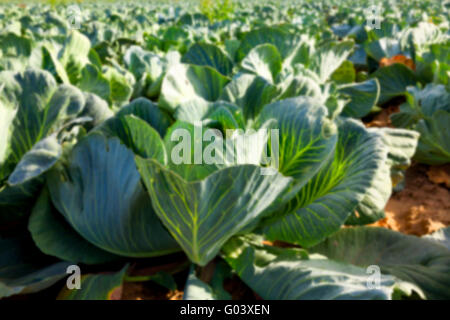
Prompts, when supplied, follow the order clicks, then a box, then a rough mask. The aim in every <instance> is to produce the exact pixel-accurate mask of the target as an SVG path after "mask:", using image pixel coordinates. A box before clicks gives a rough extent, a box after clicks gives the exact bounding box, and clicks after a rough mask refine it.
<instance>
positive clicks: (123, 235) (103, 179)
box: [48, 134, 178, 257]
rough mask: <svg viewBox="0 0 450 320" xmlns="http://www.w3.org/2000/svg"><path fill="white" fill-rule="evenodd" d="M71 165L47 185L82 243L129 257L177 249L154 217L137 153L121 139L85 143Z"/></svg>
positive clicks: (95, 137) (98, 138)
mask: <svg viewBox="0 0 450 320" xmlns="http://www.w3.org/2000/svg"><path fill="white" fill-rule="evenodd" d="M68 163H69V165H68V168H67V171H66V172H65V173H64V174H62V172H59V171H54V172H52V174H51V175H50V176H49V184H48V185H49V188H50V193H51V197H52V200H53V203H54V204H55V206H56V208H57V209H58V211H59V212H61V213H62V214H63V216H64V217H65V218H66V220H67V221H68V222H69V224H70V225H71V226H72V227H73V228H74V229H75V230H76V231H77V232H78V233H79V234H80V235H81V236H82V237H83V238H85V239H86V240H88V241H89V242H91V243H92V244H94V245H96V246H97V247H100V248H102V249H104V250H106V251H109V252H111V253H115V254H118V255H122V256H128V257H149V256H157V255H162V254H167V253H170V252H174V251H177V250H178V247H177V245H176V243H175V241H174V240H173V239H172V238H171V237H170V235H169V234H168V233H167V231H166V230H164V228H163V226H162V225H161V224H160V222H159V221H158V218H157V217H156V215H155V214H154V213H153V210H152V206H151V201H150V198H149V197H148V195H147V194H146V193H145V191H144V189H143V186H142V184H141V182H140V176H139V172H138V171H137V170H136V166H135V164H134V160H133V153H132V152H131V151H130V150H129V149H127V148H126V147H125V146H124V145H122V144H120V142H119V140H118V139H117V138H112V139H106V138H105V137H103V136H101V135H99V134H93V135H91V136H89V137H87V138H85V139H83V140H82V141H80V142H79V143H78V144H77V145H76V146H75V147H74V149H73V150H72V153H71V155H70V158H69V161H68ZM64 176H65V177H64Z"/></svg>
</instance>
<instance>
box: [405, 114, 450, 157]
mask: <svg viewBox="0 0 450 320" xmlns="http://www.w3.org/2000/svg"><path fill="white" fill-rule="evenodd" d="M449 123H450V112H447V111H444V110H438V111H436V112H435V113H434V114H433V116H432V117H431V119H421V120H419V122H418V123H417V125H416V127H415V129H416V130H417V131H419V132H420V141H419V146H418V148H417V152H416V155H415V156H414V158H415V159H416V160H417V161H419V162H421V163H426V164H431V165H440V164H445V163H448V162H450V127H449V126H448V124H449Z"/></svg>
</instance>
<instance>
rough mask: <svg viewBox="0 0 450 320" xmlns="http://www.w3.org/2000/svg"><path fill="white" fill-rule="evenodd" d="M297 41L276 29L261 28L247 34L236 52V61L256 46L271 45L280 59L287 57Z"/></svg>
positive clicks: (281, 30) (295, 38) (292, 36)
mask: <svg viewBox="0 0 450 320" xmlns="http://www.w3.org/2000/svg"><path fill="white" fill-rule="evenodd" d="M297 41H298V39H297V37H296V36H295V35H293V34H290V33H289V32H287V31H285V30H283V29H282V28H276V27H263V28H260V29H256V30H252V31H250V32H248V33H247V34H246V35H245V36H244V38H243V39H242V41H241V46H240V47H239V49H238V51H237V60H238V61H241V60H242V59H244V57H245V56H246V55H247V54H248V53H249V52H250V51H251V50H252V49H253V48H255V47H256V46H258V45H260V44H265V43H268V44H271V45H273V46H275V48H277V50H278V51H279V52H280V54H281V57H282V58H283V59H284V58H286V57H288V56H289V55H290V54H291V53H292V52H293V51H294V50H295V49H296V46H295V44H296V43H297Z"/></svg>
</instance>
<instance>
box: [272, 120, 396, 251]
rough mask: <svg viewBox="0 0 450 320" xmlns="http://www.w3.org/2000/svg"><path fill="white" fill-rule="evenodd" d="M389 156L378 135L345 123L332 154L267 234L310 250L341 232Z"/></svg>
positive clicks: (280, 212)
mask: <svg viewBox="0 0 450 320" xmlns="http://www.w3.org/2000/svg"><path fill="white" fill-rule="evenodd" d="M386 153H387V152H386V149H385V148H384V145H383V144H382V143H381V141H380V138H379V137H378V136H377V135H375V134H370V133H369V132H367V130H366V129H365V128H364V127H363V126H362V125H361V124H359V123H357V122H356V121H353V120H350V119H348V120H344V121H343V122H342V123H341V124H340V126H339V139H338V142H337V145H336V151H335V153H334V156H333V157H332V158H331V159H330V160H329V161H328V163H327V164H326V165H325V166H324V167H323V168H321V169H320V171H319V172H318V173H317V175H316V176H315V177H314V178H313V179H311V180H309V181H308V183H307V184H306V185H305V186H304V187H303V188H302V189H301V190H300V191H299V193H298V194H297V195H296V197H295V198H294V199H293V200H292V201H291V202H290V203H289V204H288V205H287V206H286V207H285V208H283V209H280V211H279V213H278V214H276V215H275V216H274V217H273V218H272V219H271V220H270V221H269V222H270V223H269V225H268V226H267V227H266V228H265V232H266V234H267V236H268V237H269V238H270V239H278V240H284V241H288V242H292V243H298V244H301V245H302V246H305V247H310V246H312V245H314V244H317V243H318V242H320V241H322V240H323V239H325V238H326V237H327V236H329V235H331V234H333V233H334V232H336V231H337V230H339V228H340V227H341V226H342V225H343V224H344V222H345V221H346V219H347V218H348V216H349V215H350V214H351V213H352V212H353V210H354V209H355V208H356V206H357V205H358V203H359V202H360V201H362V200H363V199H364V196H365V194H366V192H368V190H369V188H371V187H372V181H373V180H374V179H376V178H377V170H378V169H379V167H380V166H381V165H383V163H384V162H385V161H386ZM385 183H386V186H387V187H390V185H391V183H390V181H387V182H385Z"/></svg>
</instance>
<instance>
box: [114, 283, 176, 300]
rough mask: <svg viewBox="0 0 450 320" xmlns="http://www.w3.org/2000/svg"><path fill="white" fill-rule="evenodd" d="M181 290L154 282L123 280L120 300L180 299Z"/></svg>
mask: <svg viewBox="0 0 450 320" xmlns="http://www.w3.org/2000/svg"><path fill="white" fill-rule="evenodd" d="M181 299H183V292H182V291H178V290H174V291H173V290H169V289H166V288H164V287H162V286H160V285H158V284H156V283H154V282H151V281H148V282H125V283H124V285H123V291H122V300H181Z"/></svg>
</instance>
